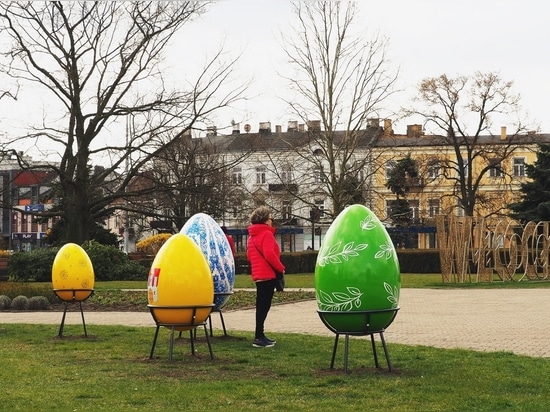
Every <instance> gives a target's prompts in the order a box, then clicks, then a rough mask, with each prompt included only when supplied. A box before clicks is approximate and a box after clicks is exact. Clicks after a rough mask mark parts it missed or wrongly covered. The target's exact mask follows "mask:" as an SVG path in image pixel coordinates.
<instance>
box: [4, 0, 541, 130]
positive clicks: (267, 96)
mask: <svg viewBox="0 0 550 412" xmlns="http://www.w3.org/2000/svg"><path fill="white" fill-rule="evenodd" d="M542 4H543V2H542V1H540V0H522V1H520V0H454V1H446V0H384V1H370V0H361V1H359V8H360V15H359V16H358V17H359V19H360V20H359V21H360V22H361V24H362V25H363V26H364V30H366V31H367V32H368V33H372V34H373V36H374V34H376V33H379V34H380V35H381V36H384V37H387V38H388V40H389V44H388V50H387V51H388V54H389V56H390V58H391V61H392V63H393V64H395V66H396V67H399V70H400V75H399V86H398V88H399V89H403V90H405V91H404V92H403V93H401V94H399V95H397V96H394V97H393V100H394V101H395V107H388V108H387V113H378V114H377V115H378V116H379V117H381V118H384V117H392V115H391V113H393V112H394V111H396V110H398V108H399V106H400V105H401V106H405V105H407V103H410V96H411V95H412V94H413V93H414V91H415V90H416V89H417V85H418V84H419V82H420V81H421V80H422V79H424V78H426V77H435V76H439V75H441V74H447V75H448V76H451V77H454V76H456V75H467V76H470V75H472V74H474V73H475V72H476V71H481V72H489V71H494V72H497V73H499V74H500V76H501V77H502V79H503V80H506V81H513V82H514V88H513V90H514V91H515V92H517V93H519V94H520V95H521V104H522V107H523V109H524V110H525V112H527V113H528V115H529V116H528V118H527V119H528V120H530V122H529V126H530V127H529V128H530V129H531V130H535V129H536V128H537V127H540V130H541V132H543V133H550V112H549V110H548V108H550V81H549V79H548V78H547V73H548V71H549V69H550V50H549V46H548V41H549V40H550V23H549V22H548V13H545V12H544V10H542V7H543V6H542ZM293 18H294V15H293V13H292V11H291V7H290V2H289V1H288V0H222V1H220V2H219V3H217V4H213V5H211V6H210V10H209V11H208V13H206V14H205V15H203V16H202V17H201V18H200V19H199V20H197V21H195V22H193V23H192V24H191V25H189V26H186V27H184V30H183V31H182V33H181V34H180V35H179V36H178V38H177V39H175V42H174V43H175V44H176V45H177V47H176V48H175V50H174V52H173V53H170V54H169V56H170V57H169V59H168V61H167V63H168V64H169V65H171V66H173V69H174V70H175V73H178V74H179V75H183V76H187V75H188V74H189V73H192V72H193V71H194V70H195V71H196V70H198V69H200V68H202V66H203V64H204V62H205V61H206V59H207V58H208V57H209V56H210V57H211V55H212V54H213V53H214V51H215V50H217V49H218V47H219V46H220V44H221V43H224V44H225V50H226V51H228V52H230V53H231V54H232V55H233V56H234V57H236V56H238V55H240V54H242V57H241V59H240V60H239V68H240V69H239V71H238V72H237V73H236V74H237V75H238V77H239V79H242V80H243V81H245V80H248V79H251V78H253V79H254V81H253V84H252V87H251V88H250V90H249V91H248V94H249V95H250V96H254V98H252V99H250V100H248V101H247V102H242V103H241V104H239V105H238V106H237V107H234V108H233V110H230V109H227V110H224V111H223V112H221V113H220V114H219V115H218V117H217V118H216V119H215V124H216V126H217V127H218V129H219V130H220V132H221V133H231V129H230V128H227V129H222V126H227V125H229V124H230V123H231V120H235V121H238V122H240V124H241V126H240V128H241V131H242V130H244V129H243V128H244V124H246V123H248V124H250V125H251V127H252V131H256V130H257V129H258V124H259V123H260V122H268V121H269V122H271V125H272V128H273V129H274V127H275V125H282V127H283V130H286V127H287V125H288V121H290V120H299V119H297V118H296V117H295V116H293V115H292V114H291V113H290V112H289V111H288V108H287V107H286V105H285V104H284V103H283V102H282V100H281V99H280V97H281V96H282V95H283V94H284V91H285V89H286V88H287V86H288V85H287V83H286V82H285V81H284V80H283V79H282V78H281V77H280V76H279V75H278V74H277V71H278V70H279V71H280V70H281V68H282V67H284V65H285V62H286V59H285V56H284V53H283V50H282V45H281V43H280V34H281V32H286V33H289V32H291V30H290V24H291V22H292V21H293ZM189 77H192V76H189ZM176 81H177V80H176ZM32 97H33V98H32V101H31V102H29V101H25V100H23V99H22V100H21V101H20V102H13V101H9V100H7V99H6V100H3V101H2V102H1V105H0V111H1V113H0V127H1V130H0V135H1V134H4V135H6V136H8V135H9V133H10V132H9V130H10V129H13V130H14V131H15V132H14V133H15V134H21V133H24V132H23V130H24V129H25V128H27V126H28V124H29V123H30V121H29V120H30V119H31V118H33V117H36V118H37V119H38V123H40V119H41V117H42V112H43V111H44V112H47V111H48V108H49V104H48V102H46V101H40V96H34V95H33V96H32ZM419 121H420V120H419V119H406V120H402V121H396V120H395V119H394V124H393V129H394V130H395V132H396V133H405V132H406V126H407V124H414V123H417V122H419ZM34 123H36V122H34ZM501 126H507V125H506V124H500V123H498V124H497V123H495V124H494V130H492V132H493V133H500V127H501ZM122 130H123V127H122ZM122 133H123V131H122Z"/></svg>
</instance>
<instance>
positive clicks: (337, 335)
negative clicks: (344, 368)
mask: <svg viewBox="0 0 550 412" xmlns="http://www.w3.org/2000/svg"><path fill="white" fill-rule="evenodd" d="M339 337H340V334H339V333H338V332H336V337H335V338H334V346H333V347H332V359H331V360H330V369H334V359H335V358H336V349H338V338H339Z"/></svg>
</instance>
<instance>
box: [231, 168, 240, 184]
mask: <svg viewBox="0 0 550 412" xmlns="http://www.w3.org/2000/svg"><path fill="white" fill-rule="evenodd" d="M231 181H232V182H233V184H234V185H240V184H242V182H243V171H242V169H241V168H240V167H234V168H233V173H232V175H231Z"/></svg>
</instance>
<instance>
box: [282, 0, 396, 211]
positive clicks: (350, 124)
mask: <svg viewBox="0 0 550 412" xmlns="http://www.w3.org/2000/svg"><path fill="white" fill-rule="evenodd" d="M357 7H358V4H357V3H356V2H346V3H341V2H332V1H320V2H295V3H293V8H294V12H295V16H296V22H297V24H296V27H297V28H296V31H295V33H293V34H291V35H290V36H286V37H285V53H286V55H287V57H288V59H289V62H290V64H291V66H290V67H291V68H292V69H294V72H293V73H292V75H290V76H287V78H288V80H289V82H290V84H291V88H292V89H293V90H294V91H295V93H296V97H295V98H293V99H289V101H288V104H289V105H290V107H291V108H292V110H293V112H294V113H295V114H296V115H297V116H298V118H300V119H301V120H302V121H303V122H304V123H305V124H308V125H309V128H308V130H309V133H308V139H307V140H306V141H304V142H303V144H302V145H301V146H300V147H299V148H296V147H295V142H288V143H289V145H293V147H294V149H293V150H294V151H295V153H296V154H297V156H299V157H300V160H299V163H301V164H302V167H306V168H307V169H309V173H307V174H305V175H304V176H306V177H307V179H306V180H303V181H302V182H299V183H301V184H300V186H299V187H300V188H301V189H300V190H304V189H306V188H308V189H309V192H308V193H307V194H306V193H300V197H301V198H302V199H303V200H304V201H306V202H308V203H311V202H312V199H315V197H316V196H315V194H316V193H319V191H322V192H323V193H325V195H326V196H327V198H328V200H329V201H330V203H331V207H332V210H327V211H326V213H327V214H328V215H329V217H333V216H336V215H337V214H338V213H339V212H340V211H341V210H343V209H344V208H345V207H346V206H347V205H349V204H351V203H355V202H357V201H364V199H365V196H366V193H367V191H368V182H369V180H370V176H371V175H372V174H373V173H374V170H372V169H371V168H370V165H371V164H374V163H373V159H372V156H373V152H372V150H371V149H372V147H373V145H374V144H375V143H376V141H377V139H378V138H379V137H380V136H381V130H380V129H379V128H378V124H377V123H376V124H375V127H374V128H372V127H370V128H369V127H367V126H369V124H368V119H372V118H373V117H374V118H377V117H378V116H377V115H376V113H377V110H380V109H381V105H382V103H383V102H384V101H385V99H386V98H388V97H389V96H390V95H391V94H392V93H393V89H392V88H393V86H394V84H395V81H396V79H397V71H392V70H391V67H390V66H389V61H388V59H387V57H386V48H387V41H386V39H383V38H379V37H374V38H372V39H371V40H366V39H367V37H366V35H365V34H364V33H360V32H354V31H353V30H354V28H355V16H356V15H357V13H356V9H357ZM371 126H372V125H371ZM337 129H338V130H339V131H340V132H337ZM311 206H314V205H313V204H311Z"/></svg>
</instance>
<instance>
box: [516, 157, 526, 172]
mask: <svg viewBox="0 0 550 412" xmlns="http://www.w3.org/2000/svg"><path fill="white" fill-rule="evenodd" d="M514 176H525V158H524V157H514Z"/></svg>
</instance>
